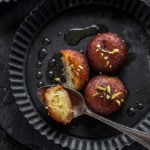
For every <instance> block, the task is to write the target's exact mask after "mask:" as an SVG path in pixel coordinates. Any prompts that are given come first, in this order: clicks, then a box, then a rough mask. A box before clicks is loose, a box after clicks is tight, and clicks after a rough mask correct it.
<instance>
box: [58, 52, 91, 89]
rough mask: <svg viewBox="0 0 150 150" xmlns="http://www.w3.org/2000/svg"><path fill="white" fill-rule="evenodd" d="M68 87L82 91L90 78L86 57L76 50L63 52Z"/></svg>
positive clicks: (62, 58)
mask: <svg viewBox="0 0 150 150" xmlns="http://www.w3.org/2000/svg"><path fill="white" fill-rule="evenodd" d="M60 52H61V54H62V57H61V60H62V63H63V66H64V74H65V78H66V85H67V86H68V87H70V88H73V89H75V90H82V89H83V87H84V85H85V83H86V82H87V81H88V78H89V66H88V62H87V59H86V57H85V56H84V55H83V54H82V53H81V52H79V51H76V50H61V51H60Z"/></svg>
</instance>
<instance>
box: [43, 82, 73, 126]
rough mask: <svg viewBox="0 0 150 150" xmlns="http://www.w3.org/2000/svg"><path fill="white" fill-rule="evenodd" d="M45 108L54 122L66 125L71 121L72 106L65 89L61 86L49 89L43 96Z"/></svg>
mask: <svg viewBox="0 0 150 150" xmlns="http://www.w3.org/2000/svg"><path fill="white" fill-rule="evenodd" d="M44 97H45V99H44V103H45V105H46V106H45V108H46V109H47V110H48V112H49V115H50V116H51V118H53V119H54V120H55V121H57V122H59V123H62V124H64V125H66V124H67V123H70V122H71V120H72V119H73V106H72V103H71V99H70V96H69V94H68V92H67V90H66V89H64V88H63V87H62V86H61V85H59V84H58V85H56V86H53V87H49V88H48V89H47V90H46V92H45V95H44Z"/></svg>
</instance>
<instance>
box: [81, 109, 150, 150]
mask: <svg viewBox="0 0 150 150" xmlns="http://www.w3.org/2000/svg"><path fill="white" fill-rule="evenodd" d="M84 114H86V115H88V116H91V117H93V118H95V119H97V120H100V121H101V122H103V123H105V124H107V125H109V126H111V127H113V128H115V129H117V130H119V131H121V132H122V133H124V134H126V135H128V136H129V137H130V138H132V139H133V140H135V141H137V142H138V143H140V144H142V145H143V146H145V147H146V148H147V149H149V150H150V134H149V133H146V132H142V131H139V130H136V129H132V128H129V127H127V126H124V125H122V124H119V123H117V122H114V121H112V120H109V119H107V118H105V117H103V116H100V115H98V114H96V113H94V112H92V111H90V110H89V109H86V110H85V112H84Z"/></svg>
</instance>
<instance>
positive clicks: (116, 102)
mask: <svg viewBox="0 0 150 150" xmlns="http://www.w3.org/2000/svg"><path fill="white" fill-rule="evenodd" d="M126 94H127V90H126V89H125V86H124V84H123V83H122V82H121V81H120V79H118V78H117V77H109V76H106V75H99V76H95V77H93V78H92V79H91V80H90V81H89V82H88V83H87V85H86V87H85V90H84V96H85V100H86V104H87V106H88V107H89V108H90V109H91V110H92V111H94V112H95V113H98V114H100V115H110V114H113V113H115V112H117V111H118V110H119V109H120V108H121V107H122V105H123V103H124V101H125V98H126Z"/></svg>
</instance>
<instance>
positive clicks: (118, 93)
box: [111, 92, 121, 99]
mask: <svg viewBox="0 0 150 150" xmlns="http://www.w3.org/2000/svg"><path fill="white" fill-rule="evenodd" d="M120 94H121V92H117V93H114V94H113V95H112V97H111V99H115V98H116V97H118V96H119V95H120Z"/></svg>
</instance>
